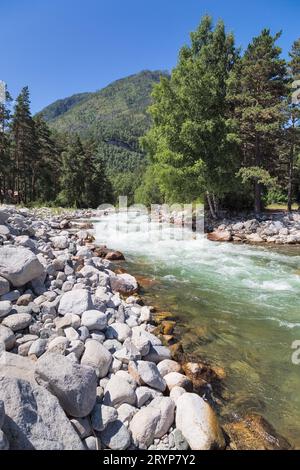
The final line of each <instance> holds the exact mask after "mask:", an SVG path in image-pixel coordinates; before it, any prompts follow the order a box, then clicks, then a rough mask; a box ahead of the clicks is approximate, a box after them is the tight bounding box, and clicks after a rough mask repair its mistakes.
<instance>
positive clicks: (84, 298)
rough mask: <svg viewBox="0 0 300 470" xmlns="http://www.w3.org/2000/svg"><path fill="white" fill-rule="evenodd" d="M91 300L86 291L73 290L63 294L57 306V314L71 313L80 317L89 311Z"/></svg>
mask: <svg viewBox="0 0 300 470" xmlns="http://www.w3.org/2000/svg"><path fill="white" fill-rule="evenodd" d="M91 308H92V299H91V294H90V293H89V291H87V290H86V289H75V290H72V291H69V292H66V293H65V294H63V296H62V297H61V299H60V302H59V306H58V313H59V314H60V315H66V314H67V313H73V314H75V315H82V314H83V312H86V311H87V310H91Z"/></svg>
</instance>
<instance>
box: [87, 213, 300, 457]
mask: <svg viewBox="0 0 300 470" xmlns="http://www.w3.org/2000/svg"><path fill="white" fill-rule="evenodd" d="M94 223H95V225H94V226H95V230H96V241H97V242H98V243H101V244H106V245H107V246H109V247H110V248H113V249H118V250H121V251H123V252H124V254H125V256H126V267H127V269H128V271H129V272H130V273H131V274H133V275H142V276H145V277H148V278H150V279H152V281H153V282H152V283H150V286H149V287H148V288H147V291H146V297H147V301H149V302H151V303H152V304H155V305H158V306H160V307H161V308H165V309H167V310H168V311H171V312H172V313H174V314H175V315H176V317H177V318H178V324H179V327H180V332H181V340H182V342H183V345H184V348H185V350H187V351H189V352H190V353H191V354H192V355H193V356H195V355H196V356H198V357H199V358H205V359H207V360H209V361H210V362H212V363H214V364H217V365H221V366H222V367H224V368H225V371H226V375H227V377H226V380H225V386H226V394H227V396H228V397H229V400H228V401H227V402H226V404H225V405H224V406H223V407H222V415H223V416H226V415H227V416H228V415H230V414H231V413H235V414H238V415H243V414H245V413H246V412H259V413H260V414H262V415H263V416H264V417H265V418H266V419H267V420H268V421H269V422H270V423H271V424H272V425H273V426H274V427H275V429H276V430H277V431H278V432H280V433H281V434H282V435H283V436H284V437H286V438H287V439H288V440H290V442H291V443H292V444H294V445H295V446H296V447H297V448H300V365H295V364H293V363H292V360H291V357H292V353H293V350H292V349H291V345H292V343H293V341H295V340H300V308H299V307H300V248H296V247H294V248H288V247H275V248H270V247H268V248H258V247H251V246H246V245H238V244H231V243H215V242H210V241H208V240H207V239H206V238H205V237H204V236H203V235H197V236H195V234H193V233H192V232H189V231H188V230H186V231H185V235H184V237H182V229H180V228H178V227H175V226H168V225H167V224H164V225H161V224H158V223H156V222H154V223H152V224H148V219H147V217H146V216H141V215H137V214H134V215H132V216H130V217H129V218H128V217H126V216H125V215H124V214H123V215H119V216H117V215H109V216H106V217H105V216H104V217H101V218H99V219H97V220H95V221H94Z"/></svg>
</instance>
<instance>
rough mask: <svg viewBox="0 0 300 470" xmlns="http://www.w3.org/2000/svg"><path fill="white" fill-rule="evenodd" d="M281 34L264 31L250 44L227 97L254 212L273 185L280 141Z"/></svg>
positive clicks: (283, 92)
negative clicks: (267, 187) (278, 41)
mask: <svg viewBox="0 0 300 470" xmlns="http://www.w3.org/2000/svg"><path fill="white" fill-rule="evenodd" d="M279 37H280V33H278V34H276V35H275V36H272V35H271V34H270V30H268V29H264V30H263V31H262V33H261V34H260V36H258V37H255V38H254V39H253V41H252V43H251V44H249V46H248V48H247V50H246V52H245V54H244V56H243V57H242V58H241V60H240V61H238V62H237V63H236V65H235V67H234V69H233V71H232V73H231V76H230V80H229V90H230V94H229V98H230V100H231V103H232V105H233V106H234V121H235V125H236V131H237V133H238V135H239V139H240V144H241V159H242V162H241V163H242V167H243V168H242V169H241V171H240V172H239V175H240V176H241V178H242V180H243V182H244V183H245V184H249V182H252V183H253V188H254V196H253V199H254V209H255V212H257V213H259V212H261V210H262V195H263V188H264V187H266V186H269V187H270V186H274V184H275V179H274V178H275V176H276V174H274V169H276V168H277V163H278V159H279V153H278V148H279V142H280V140H281V139H282V138H283V123H284V113H283V98H284V97H285V95H286V92H287V90H286V64H285V61H284V60H283V59H282V58H281V57H280V54H281V49H280V48H279V47H278V46H276V41H277V40H278V38H279Z"/></svg>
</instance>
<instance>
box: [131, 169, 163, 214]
mask: <svg viewBox="0 0 300 470" xmlns="http://www.w3.org/2000/svg"><path fill="white" fill-rule="evenodd" d="M161 201H162V194H161V192H160V188H159V183H158V179H157V176H156V173H155V168H154V167H153V166H151V165H150V166H149V167H148V168H147V170H146V172H145V175H144V177H143V180H142V182H141V185H140V186H139V187H138V188H137V189H136V191H135V193H134V202H135V203H137V204H144V205H145V206H147V207H150V206H151V204H160V203H161Z"/></svg>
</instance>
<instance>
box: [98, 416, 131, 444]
mask: <svg viewBox="0 0 300 470" xmlns="http://www.w3.org/2000/svg"><path fill="white" fill-rule="evenodd" d="M100 437H101V442H103V444H104V445H105V446H106V447H108V448H109V449H111V450H125V449H127V448H128V447H129V446H130V444H131V438H130V433H129V431H128V429H127V428H126V426H124V424H123V423H122V422H121V421H119V420H116V421H113V422H112V423H109V424H108V425H107V426H106V428H105V429H104V431H102V432H101V433H100Z"/></svg>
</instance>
